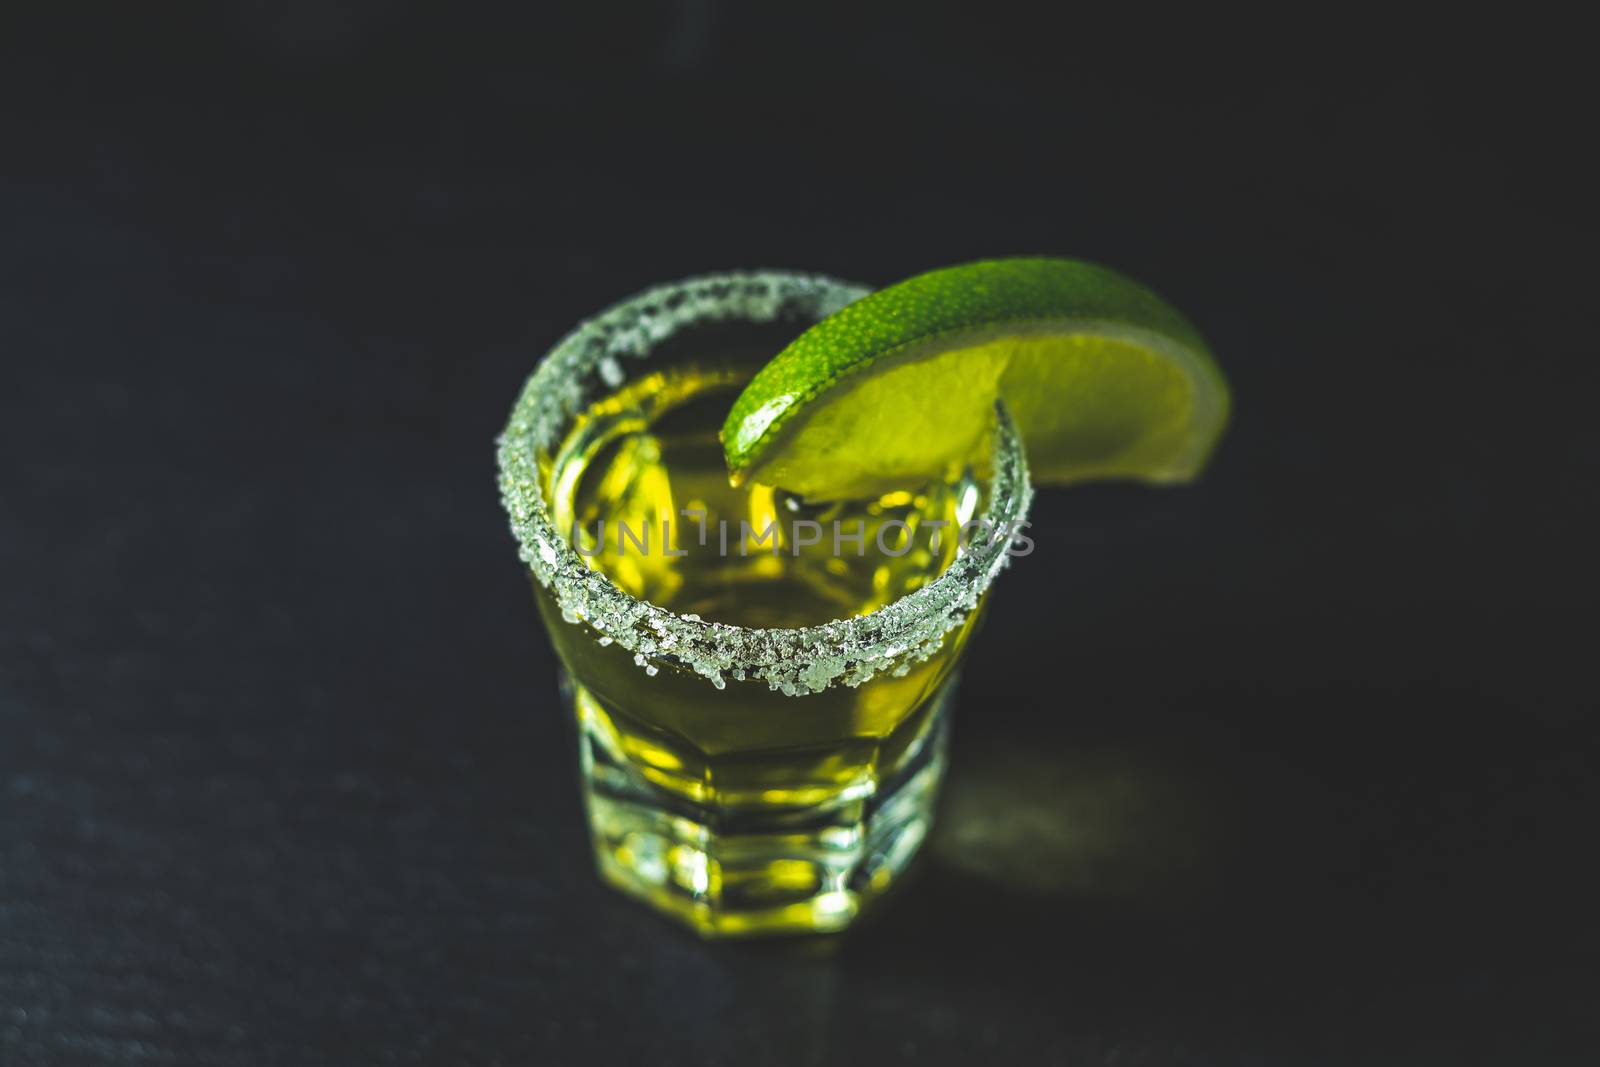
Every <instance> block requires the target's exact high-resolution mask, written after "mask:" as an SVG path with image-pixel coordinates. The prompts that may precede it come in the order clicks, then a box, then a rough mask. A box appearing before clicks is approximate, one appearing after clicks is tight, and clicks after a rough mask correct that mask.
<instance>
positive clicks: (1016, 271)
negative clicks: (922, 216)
mask: <svg viewBox="0 0 1600 1067" xmlns="http://www.w3.org/2000/svg"><path fill="white" fill-rule="evenodd" d="M996 399H1001V400H1004V401H1005V403H1006V406H1007V407H1008V409H1009V410H1010V412H1011V414H1012V416H1013V418H1014V419H1015V420H1016V423H1017V426H1018V427H1019V429H1020V430H1021V432H1022V436H1023V439H1024V442H1025V444H1026V446H1027V450H1028V463H1029V469H1030V472H1031V474H1032V476H1033V480H1034V482H1035V483H1036V484H1041V485H1066V484H1070V483H1073V482H1081V481H1088V480H1099V479H1135V480H1138V481H1144V482H1151V483H1157V484H1166V483H1174V482H1185V481H1188V480H1190V479H1192V478H1193V477H1194V476H1195V475H1196V474H1198V473H1199V471H1200V469H1201V468H1202V467H1203V466H1204V465H1205V461H1206V457H1207V455H1208V454H1209V453H1210V451H1211V448H1212V446H1213V445H1214V444H1215V443H1216V441H1217V438H1218V437H1219V436H1220V435H1221V433H1222V429H1223V426H1224V425H1225V424H1226V422H1227V418H1228V386H1227V382H1226V380H1224V378H1223V376H1222V372H1221V371H1219V370H1218V369H1217V366H1216V364H1215V363H1214V362H1213V361H1212V359H1211V355H1210V353H1209V351H1208V350H1207V349H1206V345H1205V342H1204V341H1203V340H1201V338H1200V335H1199V334H1198V333H1197V332H1196V331H1195V329H1194V327H1193V326H1191V325H1190V324H1189V323H1188V321H1187V320H1185V319H1184V318H1183V316H1182V315H1180V314H1179V313H1178V312H1177V311H1176V310H1174V309H1173V308H1172V307H1171V306H1170V305H1168V304H1167V303H1166V302H1165V301H1163V300H1162V299H1161V298H1160V297H1158V296H1156V295H1155V294H1154V293H1152V292H1151V291H1150V290H1148V289H1146V288H1145V287H1144V286H1142V285H1140V284H1138V283H1137V282H1134V281H1132V280H1130V279H1128V278H1125V277H1123V276H1122V275H1120V274H1117V273H1116V272H1114V271H1111V270H1108V269H1106V268H1105V267H1098V266H1095V265H1094V264H1092V263H1084V262H1081V261H1078V260H1071V259H994V260H981V261H979V262H976V263H967V264H964V265H962V266H958V267H948V268H945V269H943V270H936V271H930V272H929V273H927V274H919V275H917V276H916V277H914V278H910V279H908V280H906V281H903V282H900V283H899V284H897V285H892V286H890V287H888V288H887V289H882V290H879V291H878V292H876V293H873V294H871V295H869V296H866V297H863V298H862V299H860V300H858V301H856V302H855V303H854V304H851V305H849V306H848V307H845V308H843V309H842V310H840V311H838V312H835V313H834V314H833V315H830V316H829V317H828V318H826V319H824V320H823V321H822V322H819V323H818V324H817V325H815V326H813V327H811V329H809V330H807V331H806V332H805V333H803V334H801V335H800V336H799V337H798V338H797V339H796V340H795V341H794V342H793V343H792V344H790V345H789V347H787V348H785V349H784V350H783V351H782V352H780V353H778V355H777V356H776V357H774V358H773V360H772V361H771V362H770V363H768V364H767V365H766V366H765V367H763V368H762V369H761V370H760V371H759V372H758V373H757V374H756V376H755V377H754V378H753V379H751V381H750V384H749V385H748V386H746V387H745V390H744V392H743V393H741V394H740V395H739V398H738V400H736V401H735V402H734V405H733V410H732V411H731V412H729V414H728V419H727V422H726V424H725V425H724V426H723V428H722V443H723V450H724V452H725V453H726V455H727V460H728V470H729V471H730V472H731V473H732V475H733V477H734V480H735V481H739V482H742V481H745V480H747V479H749V480H756V481H760V482H765V483H767V484H770V485H777V486H781V487H782V488H784V489H788V490H791V491H793V492H797V493H800V494H802V495H803V496H805V497H807V498H809V499H815V500H830V499H840V498H847V497H863V496H870V495H874V494H876V493H880V492H884V491H888V490H891V489H895V488H904V487H906V486H908V485H915V484H920V483H922V482H925V481H927V480H928V479H929V478H931V477H935V476H937V475H939V474H941V473H943V472H944V471H946V470H948V469H949V468H950V467H951V466H952V465H956V464H961V463H966V462H970V461H972V460H973V459H974V458H976V457H981V456H982V455H983V454H984V452H985V449H986V444H987V442H988V441H989V439H990V435H989V427H990V426H991V423H992V419H993V408H994V402H995V400H996Z"/></svg>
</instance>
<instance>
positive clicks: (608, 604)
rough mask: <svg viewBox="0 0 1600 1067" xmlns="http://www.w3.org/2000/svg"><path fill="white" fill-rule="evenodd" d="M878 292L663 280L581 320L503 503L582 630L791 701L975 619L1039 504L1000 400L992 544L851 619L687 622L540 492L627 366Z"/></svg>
mask: <svg viewBox="0 0 1600 1067" xmlns="http://www.w3.org/2000/svg"><path fill="white" fill-rule="evenodd" d="M869 292H871V289H870V288H869V287H867V286H864V285H858V284H854V283H851V282H845V281H840V280H838V279H836V278H830V277H827V276H825V275H820V274H808V273H801V272H796V271H786V270H758V271H729V272H722V273H716V274H704V275H699V276H696V277H692V278H687V279H684V280H682V281H677V282H668V283H666V284H663V285H657V286H653V287H651V288H649V289H646V290H644V291H643V292H640V293H638V294H636V295H634V296H632V297H629V298H627V299H625V300H622V301H620V302H618V303H616V304H613V305H612V306H611V307H609V308H607V309H606V310H605V311H602V312H601V313H599V314H598V315H595V316H593V317H592V318H590V319H588V320H586V321H584V322H582V323H580V324H579V325H578V326H577V327H576V328H575V329H574V330H573V331H572V332H571V333H569V334H567V336H566V337H565V338H563V339H562V340H561V341H560V342H558V343H557V344H556V345H555V347H554V348H552V349H550V351H549V352H548V353H547V354H546V355H545V357H544V358H543V359H542V360H540V362H539V365H538V366H537V367H536V368H535V369H534V371H533V373H532V374H531V375H530V376H529V377H528V380H527V382H526V384H524V386H523V388H522V392H521V394H520V396H519V397H518V399H517V402H516V404H515V406H514V407H513V408H512V411H511V417H510V420H509V421H508V422H507V424H506V427H505V430H504V431H503V432H502V433H501V435H500V437H499V439H498V442H497V444H498V459H499V471H500V496H501V501H502V503H503V504H504V506H505V509H506V513H507V514H508V515H509V516H510V519H511V529H512V532H513V533H514V534H515V535H516V539H517V545H518V551H517V554H518V556H519V558H521V560H522V561H523V562H524V563H526V564H527V565H528V567H529V569H530V570H532V571H533V574H534V577H535V579H537V580H538V582H539V584H540V585H542V586H544V587H545V588H546V589H548V590H549V591H550V592H551V594H552V595H553V596H554V598H555V601H556V604H557V606H558V607H559V608H560V610H561V615H562V618H563V619H564V620H565V621H566V623H568V624H570V625H584V626H587V627H588V628H589V629H591V630H593V631H595V633H596V640H597V641H599V642H600V643H601V644H612V643H615V644H617V645H620V646H621V647H622V648H624V649H626V650H628V651H630V652H632V653H633V654H634V656H633V660H634V663H635V664H636V665H637V666H638V667H640V668H641V669H643V670H645V671H646V672H647V673H649V674H655V673H657V671H658V670H659V669H660V667H661V665H663V664H667V665H670V666H675V667H679V668H687V669H688V670H692V671H694V672H695V673H697V674H699V675H701V676H702V677H704V678H705V679H706V680H707V681H709V682H710V683H711V684H713V685H714V686H716V687H717V688H718V689H721V688H723V687H724V686H725V685H726V684H727V679H729V678H733V679H735V680H737V681H746V680H756V679H760V680H762V681H765V682H766V683H767V684H768V685H769V686H770V687H771V688H772V689H774V690H779V691H782V692H784V693H786V694H788V695H791V696H794V695H800V694H804V693H814V692H820V691H822V690H824V689H827V688H830V687H831V686H833V685H835V684H841V683H842V684H845V685H850V686H857V685H860V684H862V683H863V682H865V681H867V680H868V679H870V678H873V677H875V676H877V675H878V674H880V673H883V672H885V671H887V672H890V673H892V674H895V675H904V674H906V673H907V672H908V671H909V670H910V669H911V667H912V666H913V665H915V664H916V663H918V662H921V661H923V660H926V659H928V658H929V657H930V656H932V655H933V654H934V653H935V652H937V651H938V649H939V647H940V645H941V644H942V643H943V640H944V636H945V635H946V634H947V633H949V632H950V631H951V630H953V629H955V628H956V627H957V626H960V625H961V624H962V623H963V622H965V621H966V618H967V615H968V614H969V613H970V612H971V611H973V610H974V609H975V608H976V607H977V605H978V600H979V598H980V597H981V596H982V595H983V594H984V592H986V591H987V590H988V588H989V585H990V583H991V582H993V580H994V577H995V575H996V574H998V573H999V572H1000V570H1001V569H1003V568H1004V567H1005V566H1006V564H1007V562H1008V561H1009V558H1010V554H1009V551H1008V549H1009V547H1010V538H1009V536H1007V537H995V536H993V533H994V531H996V530H1006V531H1008V532H1009V531H1015V530H1017V529H1018V528H1019V527H1020V526H1021V523H1022V521H1023V519H1024V517H1025V516H1026V515H1027V511H1028V504H1029V502H1030V500H1031V498H1032V488H1031V486H1030V484H1029V480H1028V469H1027V462H1026V458H1025V456H1024V454H1023V447H1022V441H1021V438H1020V436H1019V435H1018V434H1017V431H1016V427H1015V426H1014V424H1013V423H1012V421H1011V418H1010V416H1009V415H1008V414H1007V412H1006V410H1005V408H1004V406H1003V405H1001V404H996V406H995V407H996V418H995V438H994V442H995V443H994V450H993V455H992V460H991V465H992V470H991V473H990V478H989V491H988V498H987V500H986V501H985V504H984V508H983V510H982V512H981V514H980V516H979V518H977V519H975V520H974V522H977V523H981V524H983V527H984V528H985V529H986V530H987V531H988V532H989V535H990V536H987V537H983V538H972V539H971V541H970V543H969V544H966V545H962V546H961V547H960V548H959V549H958V551H957V555H956V558H955V559H954V560H953V561H951V563H950V565H949V566H947V567H946V568H945V569H944V570H943V571H942V572H940V573H939V575H938V576H936V577H935V578H934V579H933V580H932V581H930V582H928V583H927V584H926V585H924V586H922V587H921V588H919V589H916V590H913V591H912V592H910V593H907V594H905V595H904V596H902V597H899V598H898V599H896V600H894V601H891V602H890V603H888V604H886V605H884V606H883V607H881V608H878V609H876V610H874V611H871V612H868V613H866V614H864V615H856V616H853V617H851V618H847V619H835V620H833V621H831V622H825V623H819V624H817V625H814V626H803V627H795V628H786V629H779V628H758V627H747V626H735V625H732V624H729V623H720V622H711V621H708V620H705V619H701V618H700V617H699V616H698V615H694V614H682V615H680V614H678V613H676V612H673V611H669V610H667V609H666V608H662V607H659V606H657V605H655V604H652V603H650V602H649V601H647V600H642V599H640V598H638V597H635V596H633V595H631V594H629V593H627V592H626V591H624V590H623V589H622V588H621V587H619V586H618V585H617V584H616V583H615V582H613V581H612V580H611V579H610V578H609V577H607V576H606V575H605V574H604V573H602V572H600V571H598V570H595V569H593V568H591V567H590V566H589V565H588V564H587V563H586V562H585V561H584V559H583V557H582V556H580V555H579V554H578V552H577V551H576V550H575V549H573V547H572V546H571V545H570V544H569V543H568V542H567V539H566V538H565V537H563V536H562V535H561V532H560V531H559V530H558V529H557V528H556V526H555V524H554V522H553V520H552V519H551V517H550V514H549V510H548V504H547V502H546V500H545V498H544V491H543V489H542V487H541V486H540V484H539V463H538V453H539V449H540V448H545V449H547V450H553V449H554V447H555V445H556V444H557V443H558V442H559V439H560V435H561V434H562V433H563V432H564V431H565V429H566V427H567V425H568V424H569V423H570V421H571V420H572V418H573V417H574V416H575V415H577V414H578V413H579V412H580V411H581V410H582V406H583V404H584V403H585V402H586V401H587V400H588V399H589V397H590V386H591V384H592V383H593V382H594V381H595V380H597V381H598V382H599V383H601V384H603V385H604V386H605V387H607V388H616V387H618V386H620V385H621V384H622V383H623V381H625V380H626V378H627V375H626V373H625V372H624V371H623V368H622V363H621V360H623V359H645V358H648V357H649V355H650V354H651V352H652V351H654V350H655V347H656V346H657V345H659V344H660V343H661V342H663V341H665V340H667V339H668V338H670V337H672V336H673V335H675V334H676V333H678V332H679V331H680V330H682V329H684V328H686V327H690V326H695V325H698V324H701V323H707V322H740V321H743V322H749V323H752V324H762V323H769V322H772V321H774V320H775V319H777V318H778V317H779V316H780V315H782V314H784V313H786V312H789V313H795V314H798V315H801V316H805V317H809V318H811V319H813V320H820V319H822V318H824V317H826V316H827V315H830V314H832V313H833V312H834V311H837V310H838V309H839V308H842V307H844V306H845V305H846V304H849V303H852V302H854V301H855V300H858V299H860V298H861V297H863V296H865V295H866V294H867V293H869Z"/></svg>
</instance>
